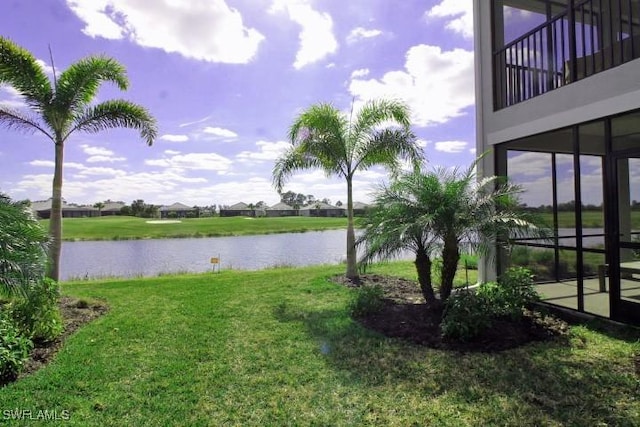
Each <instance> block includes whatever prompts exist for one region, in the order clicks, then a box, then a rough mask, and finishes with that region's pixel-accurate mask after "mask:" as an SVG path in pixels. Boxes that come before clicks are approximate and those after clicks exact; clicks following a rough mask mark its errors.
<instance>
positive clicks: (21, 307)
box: [11, 279, 63, 342]
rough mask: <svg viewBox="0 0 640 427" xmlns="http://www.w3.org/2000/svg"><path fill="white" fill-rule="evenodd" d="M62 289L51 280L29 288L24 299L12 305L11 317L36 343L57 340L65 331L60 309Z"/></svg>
mask: <svg viewBox="0 0 640 427" xmlns="http://www.w3.org/2000/svg"><path fill="white" fill-rule="evenodd" d="M59 299H60V287H59V286H58V283H56V282H55V281H53V280H51V279H44V280H42V281H41V282H40V283H39V284H32V285H30V286H29V287H28V288H27V294H26V296H25V297H24V298H18V299H16V300H15V301H14V302H13V304H12V305H11V316H12V318H13V320H14V322H15V323H16V325H17V326H18V327H19V328H20V330H21V331H22V332H23V333H24V334H25V335H26V336H28V337H30V338H31V339H32V340H34V341H38V342H47V341H52V340H54V339H55V338H57V337H58V336H59V335H60V334H61V333H62V329H63V323H62V316H61V314H60V309H59V308H58V300H59Z"/></svg>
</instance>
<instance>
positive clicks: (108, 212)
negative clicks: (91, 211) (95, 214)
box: [100, 202, 125, 216]
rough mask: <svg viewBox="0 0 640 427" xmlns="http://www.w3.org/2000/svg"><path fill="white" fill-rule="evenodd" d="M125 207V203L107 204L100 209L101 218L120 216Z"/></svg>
mask: <svg viewBox="0 0 640 427" xmlns="http://www.w3.org/2000/svg"><path fill="white" fill-rule="evenodd" d="M124 206H125V204H124V203H123V202H106V203H105V204H104V207H103V208H102V209H100V216H112V215H120V211H121V210H122V208H123V207H124Z"/></svg>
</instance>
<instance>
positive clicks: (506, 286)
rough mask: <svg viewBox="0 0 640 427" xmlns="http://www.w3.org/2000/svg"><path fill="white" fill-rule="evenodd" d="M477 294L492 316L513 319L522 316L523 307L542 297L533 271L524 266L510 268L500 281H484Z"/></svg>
mask: <svg viewBox="0 0 640 427" xmlns="http://www.w3.org/2000/svg"><path fill="white" fill-rule="evenodd" d="M477 294H478V297H479V298H481V299H483V300H484V302H485V304H486V307H487V309H488V310H489V313H490V314H491V315H492V316H506V317H510V318H512V319H518V318H521V317H522V310H523V308H525V307H527V306H528V305H530V304H531V303H533V302H535V301H538V300H539V299H540V297H539V295H538V293H537V292H536V291H535V289H534V287H533V275H532V274H531V271H529V270H528V269H526V268H523V267H512V268H510V269H509V270H507V271H506V272H505V273H504V274H503V275H502V276H500V278H499V279H498V282H487V283H482V284H481V285H480V286H479V287H478V291H477Z"/></svg>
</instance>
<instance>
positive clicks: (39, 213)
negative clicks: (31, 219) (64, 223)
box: [31, 199, 99, 219]
mask: <svg viewBox="0 0 640 427" xmlns="http://www.w3.org/2000/svg"><path fill="white" fill-rule="evenodd" d="M31 210H32V211H33V213H34V215H36V217H38V218H40V219H49V218H50V217H51V199H49V200H39V201H35V202H31ZM92 216H99V213H98V209H96V208H94V207H93V206H80V205H76V204H74V203H71V204H67V202H65V201H64V200H63V201H62V217H63V218H83V217H92Z"/></svg>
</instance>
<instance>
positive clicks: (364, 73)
mask: <svg viewBox="0 0 640 427" xmlns="http://www.w3.org/2000/svg"><path fill="white" fill-rule="evenodd" d="M369 72H370V71H369V69H368V68H360V69H358V70H353V72H352V73H351V78H352V79H354V78H358V77H366V76H368V75H369Z"/></svg>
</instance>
